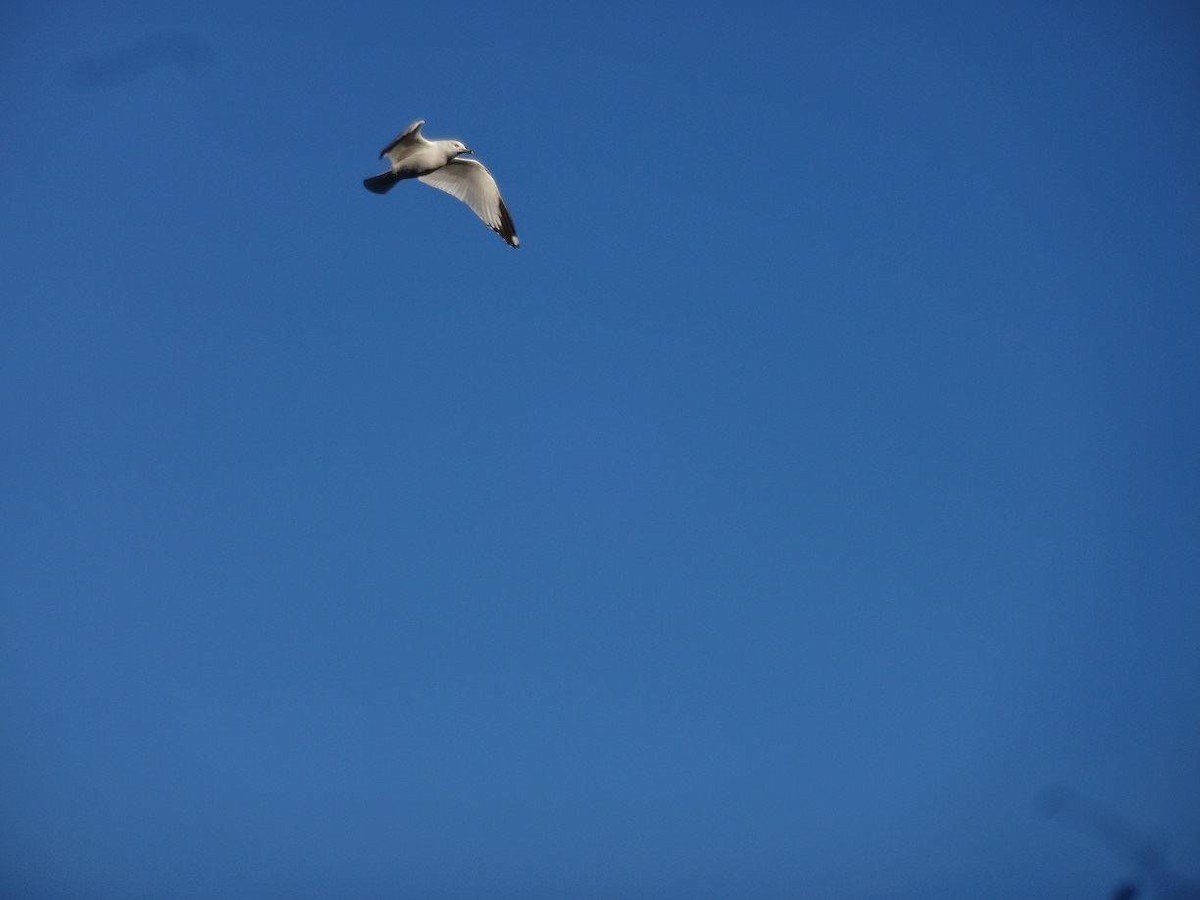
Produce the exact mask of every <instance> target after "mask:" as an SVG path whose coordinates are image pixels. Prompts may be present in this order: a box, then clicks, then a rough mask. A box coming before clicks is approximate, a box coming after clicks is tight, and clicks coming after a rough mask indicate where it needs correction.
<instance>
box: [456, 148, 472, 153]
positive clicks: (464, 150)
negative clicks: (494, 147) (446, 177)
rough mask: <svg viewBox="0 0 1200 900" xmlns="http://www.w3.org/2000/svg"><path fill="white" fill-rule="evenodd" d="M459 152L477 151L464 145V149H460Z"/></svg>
mask: <svg viewBox="0 0 1200 900" xmlns="http://www.w3.org/2000/svg"><path fill="white" fill-rule="evenodd" d="M459 152H461V153H474V152H475V151H474V150H472V149H471V148H470V147H463V148H462V150H461V151H459Z"/></svg>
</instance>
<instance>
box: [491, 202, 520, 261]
mask: <svg viewBox="0 0 1200 900" xmlns="http://www.w3.org/2000/svg"><path fill="white" fill-rule="evenodd" d="M496 233H497V234H498V235H500V237H502V238H504V243H506V244H508V246H510V247H512V248H513V249H514V250H516V249H517V248H518V247H520V246H521V239H520V238H519V237H517V226H515V225H514V224H513V220H512V215H511V214H510V213H509V211H508V207H507V206H505V205H504V200H503V199H501V200H500V227H499V228H497V229H496Z"/></svg>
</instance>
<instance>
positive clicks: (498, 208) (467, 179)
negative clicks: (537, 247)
mask: <svg viewBox="0 0 1200 900" xmlns="http://www.w3.org/2000/svg"><path fill="white" fill-rule="evenodd" d="M418 180H419V181H423V182H425V183H426V184H427V185H429V186H430V187H435V188H437V189H438V190H439V191H445V192H446V193H447V194H449V195H450V196H452V197H457V198H458V199H459V200H461V201H462V202H463V203H465V204H467V206H469V207H471V209H472V210H473V211H474V212H475V215H477V216H479V218H480V219H482V220H483V224H484V225H486V226H487V227H488V228H490V229H492V231H494V232H496V234H498V235H500V237H502V238H504V240H505V242H506V243H507V244H508V245H509V246H510V247H517V246H520V243H521V240H520V238H518V237H517V229H516V227H515V226H514V225H513V220H512V216H511V215H509V212H508V207H507V206H505V205H504V198H503V197H501V196H500V188H499V187H498V186H497V185H496V179H495V178H493V177H492V173H491V172H489V171H488V170H487V166H485V165H484V164H483V163H481V162H477V161H476V160H473V159H452V160H450V162H448V163H446V165H444V166H442V167H441V168H440V169H436V170H434V171H432V172H430V173H429V174H427V175H422V176H420V178H419V179H418Z"/></svg>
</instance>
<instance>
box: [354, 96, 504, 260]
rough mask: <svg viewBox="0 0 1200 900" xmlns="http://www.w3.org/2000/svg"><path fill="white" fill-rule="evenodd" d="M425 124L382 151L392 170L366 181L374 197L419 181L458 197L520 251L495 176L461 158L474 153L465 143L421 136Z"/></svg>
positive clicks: (413, 126) (417, 124)
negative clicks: (406, 181)
mask: <svg viewBox="0 0 1200 900" xmlns="http://www.w3.org/2000/svg"><path fill="white" fill-rule="evenodd" d="M424 124H425V120H424V119H417V121H415V122H413V123H412V124H411V125H409V126H408V127H407V128H405V129H404V130H403V131H402V132H400V133H399V134H398V135H396V138H395V140H393V141H392V142H391V143H390V144H388V145H387V146H386V147H384V148H383V149H382V150H380V151H379V158H380V159H383V158H384V157H385V156H386V157H387V158H388V162H389V163H390V164H391V166H390V168H389V169H388V170H387V171H386V172H381V173H379V174H378V175H372V176H371V177H370V178H364V179H363V185H365V186H366V188H367V190H368V191H372V192H373V193H376V194H386V193H387V192H388V191H390V190H391V189H392V186H393V185H395V184H396V182H397V181H403V180H404V179H406V178H416V179H417V180H418V181H423V182H424V183H425V184H427V185H429V186H430V187H435V188H437V189H438V190H439V191H445V192H446V193H447V194H450V195H451V196H452V197H457V198H458V199H459V200H461V201H462V202H463V203H465V204H467V206H469V207H471V209H472V210H474V212H475V215H477V216H479V218H480V219H482V220H483V224H484V225H486V226H487V227H488V228H490V229H492V231H494V232H496V234H498V235H500V237H502V238H504V241H505V243H506V244H508V246H510V247H519V246H520V245H521V240H520V238H518V237H517V229H516V228H515V227H514V226H513V220H512V216H511V215H509V213H508V207H507V206H505V205H504V198H502V197H501V196H500V188H499V187H497V186H496V179H495V178H493V177H492V173H491V172H489V171H488V170H487V167H486V166H485V165H484V164H483V163H481V162H477V161H476V160H473V159H459V158H458V157H459V154H460V153H470V152H471V150H470V148H469V147H467V146H466V145H465V144H464V143H463V142H462V141H452V140H446V141H431V140H429V139H427V138H426V137H425V136H424V135H423V134H421V126H422V125H424Z"/></svg>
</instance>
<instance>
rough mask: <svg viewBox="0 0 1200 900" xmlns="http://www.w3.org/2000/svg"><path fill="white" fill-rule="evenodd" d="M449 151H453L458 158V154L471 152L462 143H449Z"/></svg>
mask: <svg viewBox="0 0 1200 900" xmlns="http://www.w3.org/2000/svg"><path fill="white" fill-rule="evenodd" d="M450 149H451V150H453V151H454V155H455V156H458V155H459V154H460V153H470V152H471V148H470V147H468V146H467V145H466V144H464V143H463V142H462V141H451V142H450Z"/></svg>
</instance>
